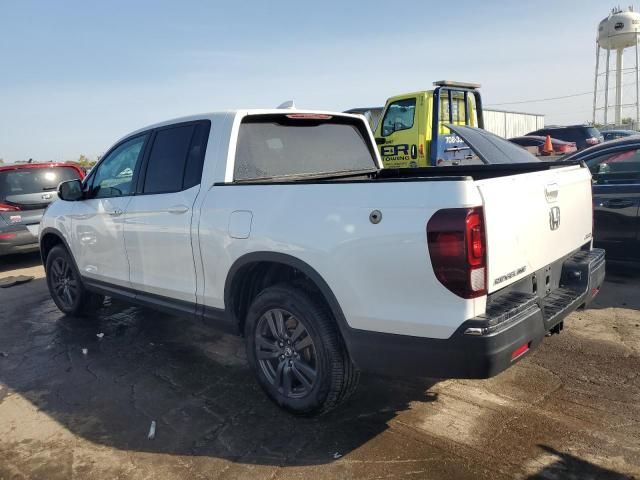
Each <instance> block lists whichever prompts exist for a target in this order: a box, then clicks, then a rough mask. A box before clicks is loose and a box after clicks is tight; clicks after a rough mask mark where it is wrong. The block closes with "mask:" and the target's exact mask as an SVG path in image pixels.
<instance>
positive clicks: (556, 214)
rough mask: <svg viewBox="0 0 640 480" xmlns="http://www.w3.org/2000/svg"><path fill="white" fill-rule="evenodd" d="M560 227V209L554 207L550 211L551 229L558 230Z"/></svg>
mask: <svg viewBox="0 0 640 480" xmlns="http://www.w3.org/2000/svg"><path fill="white" fill-rule="evenodd" d="M559 227H560V208H559V207H552V208H551V210H549V228H551V230H557V229H558V228H559Z"/></svg>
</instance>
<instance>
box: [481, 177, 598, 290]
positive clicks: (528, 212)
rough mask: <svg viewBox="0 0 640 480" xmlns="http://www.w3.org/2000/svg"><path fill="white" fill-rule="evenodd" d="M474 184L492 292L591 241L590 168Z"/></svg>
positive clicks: (488, 180) (489, 287)
mask: <svg viewBox="0 0 640 480" xmlns="http://www.w3.org/2000/svg"><path fill="white" fill-rule="evenodd" d="M475 183H476V185H477V187H478V189H479V191H480V194H481V196H482V200H483V206H484V217H485V228H486V244H487V289H488V292H489V293H491V292H494V291H496V290H499V289H501V288H503V287H505V286H507V285H509V284H511V283H513V282H515V281H517V280H519V279H521V278H523V277H525V276H526V275H529V274H532V273H533V272H535V271H536V270H539V269H541V268H544V267H545V266H547V265H549V264H550V263H552V262H554V261H555V260H558V259H559V258H561V257H563V256H565V255H567V254H569V253H571V252H572V251H574V250H576V249H577V248H579V247H581V246H582V245H584V244H585V243H587V242H588V241H590V240H591V230H592V208H591V175H590V173H589V170H588V169H587V168H583V167H581V166H579V165H572V166H567V167H562V168H553V169H550V170H544V171H538V172H532V173H524V174H520V175H511V176H505V177H498V178H490V179H486V180H479V181H476V182H475Z"/></svg>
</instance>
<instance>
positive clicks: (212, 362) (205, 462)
mask: <svg viewBox="0 0 640 480" xmlns="http://www.w3.org/2000/svg"><path fill="white" fill-rule="evenodd" d="M15 272H21V273H25V272H26V273H30V274H32V275H35V276H36V277H37V278H36V279H35V280H34V281H32V282H30V283H28V284H24V285H19V286H15V287H12V288H9V289H0V479H2V480H4V479H14V478H15V479H18V478H43V479H51V480H53V479H59V478H65V479H66V478H82V479H84V478H126V479H143V478H220V479H223V478H252V479H253V478H256V479H263V478H264V479H274V478H276V479H288V478H301V479H302V478H305V479H307V478H340V479H342V478H420V479H422V478H456V479H466V478H469V479H470V478H487V479H489V478H490V479H500V478H505V479H506V478H547V479H555V478H558V479H560V478H575V479H578V478H579V479H590V478H594V479H595V478H598V479H614V478H615V479H617V478H640V376H639V372H640V273H638V272H637V271H636V272H633V273H628V272H624V270H620V271H617V272H616V271H614V272H609V274H608V281H607V283H606V284H605V286H604V288H603V291H602V293H601V295H600V296H599V297H598V300H597V302H596V304H595V305H594V307H595V308H593V309H592V310H589V311H584V312H577V313H574V314H572V315H571V317H570V318H569V319H568V320H567V322H566V324H565V330H564V332H563V333H562V334H561V335H559V336H558V335H555V336H553V337H549V338H547V339H545V342H544V344H543V345H542V347H541V348H540V349H538V350H537V351H535V352H533V354H531V355H530V356H529V357H528V358H526V359H524V360H523V361H521V362H520V363H519V364H518V365H516V366H515V367H513V368H511V369H510V370H508V371H506V372H504V373H503V374H501V375H499V376H497V377H496V378H493V379H490V380H484V381H453V380H447V381H435V380H399V379H388V378H376V377H365V378H363V381H362V383H361V385H360V388H359V389H358V391H357V393H356V394H355V396H354V397H353V398H352V399H351V400H350V401H349V403H348V404H346V405H345V406H343V407H342V408H341V409H339V410H337V411H336V412H334V413H332V414H329V415H328V416H325V417H321V418H317V419H301V418H294V417H291V416H289V415H287V414H285V413H283V412H281V411H280V410H278V409H277V408H276V407H275V406H273V405H272V404H271V403H270V402H269V401H268V400H267V399H266V397H265V396H264V395H263V394H262V393H261V391H260V390H259V388H258V387H257V385H256V383H255V382H254V380H253V377H252V374H251V372H250V371H249V369H248V367H247V365H246V362H245V356H244V347H243V343H242V341H241V340H240V339H237V338H234V337H229V336H225V335H220V334H218V333H216V332H214V331H211V330H208V329H207V328H205V327H204V326H203V325H200V324H196V323H193V322H187V321H184V320H181V319H179V318H175V317H170V316H167V315H164V314H158V313H155V312H151V311H146V310H142V309H140V308H131V307H127V306H123V305H118V304H115V303H114V304H111V305H107V306H106V307H105V309H104V311H103V312H102V314H101V315H100V316H99V318H97V319H95V320H93V321H87V320H81V319H75V318H67V317H64V316H62V315H61V314H60V313H59V312H58V310H57V309H56V307H55V305H54V304H53V302H52V301H51V300H50V298H49V295H48V293H47V289H46V285H45V281H44V279H43V278H42V276H43V272H42V267H40V266H39V264H38V257H37V255H29V256H26V257H10V258H2V259H0V277H4V276H8V275H10V274H15ZM98 333H104V338H102V339H99V338H98V337H96V334H98ZM83 348H86V349H88V353H87V354H86V355H83V353H82V349H83ZM152 420H155V421H156V422H157V434H156V438H155V439H153V440H148V439H147V433H148V431H149V425H150V423H151V421H152Z"/></svg>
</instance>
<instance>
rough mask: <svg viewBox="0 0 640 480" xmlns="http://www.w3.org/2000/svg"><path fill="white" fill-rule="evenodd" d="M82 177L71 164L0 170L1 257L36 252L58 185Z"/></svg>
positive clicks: (26, 164)
mask: <svg viewBox="0 0 640 480" xmlns="http://www.w3.org/2000/svg"><path fill="white" fill-rule="evenodd" d="M84 175H85V173H84V170H83V169H82V168H81V167H80V166H78V165H76V164H73V163H17V164H11V165H3V166H0V255H6V254H10V253H20V252H28V251H34V250H38V227H39V225H40V218H41V217H42V214H43V213H44V210H45V208H47V207H48V206H49V204H50V203H51V202H53V201H54V200H56V199H57V198H58V194H57V192H56V190H57V189H58V184H59V183H60V182H64V181H66V180H73V179H76V178H79V179H82V178H84Z"/></svg>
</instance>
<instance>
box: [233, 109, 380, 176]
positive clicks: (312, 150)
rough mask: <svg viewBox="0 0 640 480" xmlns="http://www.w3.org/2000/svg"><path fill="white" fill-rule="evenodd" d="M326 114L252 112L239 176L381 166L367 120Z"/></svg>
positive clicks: (241, 140) (242, 138)
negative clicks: (262, 113) (366, 125)
mask: <svg viewBox="0 0 640 480" xmlns="http://www.w3.org/2000/svg"><path fill="white" fill-rule="evenodd" d="M293 115H295V114H293ZM293 115H292V116H293ZM303 115H304V114H303ZM325 117H329V118H324V119H314V118H300V119H296V118H293V119H292V118H288V117H287V116H285V115H276V116H274V115H260V116H256V118H253V117H247V118H246V119H245V121H243V123H242V124H241V125H240V132H239V135H238V144H237V148H236V160H235V168H234V178H235V180H255V179H261V178H273V177H286V176H293V175H296V176H297V175H317V174H324V173H327V174H330V173H336V172H352V171H363V170H369V171H373V170H376V169H377V165H376V160H375V158H376V157H375V153H374V151H373V149H372V147H371V142H370V141H369V142H367V140H366V139H365V135H366V133H367V130H366V128H365V126H364V124H363V123H362V122H361V121H359V120H358V121H355V122H354V120H352V119H349V118H345V117H335V118H332V117H330V116H325Z"/></svg>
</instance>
